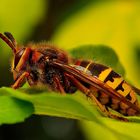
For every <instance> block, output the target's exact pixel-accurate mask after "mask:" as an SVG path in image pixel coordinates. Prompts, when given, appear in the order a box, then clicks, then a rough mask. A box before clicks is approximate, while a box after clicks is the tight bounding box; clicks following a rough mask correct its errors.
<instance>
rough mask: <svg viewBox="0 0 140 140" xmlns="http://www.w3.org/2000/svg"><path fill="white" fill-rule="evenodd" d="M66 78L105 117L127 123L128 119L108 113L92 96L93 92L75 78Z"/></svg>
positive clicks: (69, 76)
mask: <svg viewBox="0 0 140 140" xmlns="http://www.w3.org/2000/svg"><path fill="white" fill-rule="evenodd" d="M66 75H67V77H68V78H69V79H70V80H71V81H72V82H73V83H74V84H75V86H76V87H77V88H78V89H79V90H80V91H82V92H83V93H84V94H86V96H88V97H90V98H91V99H92V100H93V101H94V102H95V103H96V105H97V106H98V107H99V109H100V110H101V112H102V113H103V114H104V115H105V116H108V117H109V118H113V119H117V120H121V121H126V122H128V119H126V118H124V117H120V116H117V115H114V114H112V113H111V112H110V111H108V109H107V108H106V106H104V105H102V104H101V103H100V102H99V101H98V100H97V98H96V97H95V96H94V94H93V92H92V91H91V90H89V89H88V88H86V87H85V86H84V85H83V84H81V83H80V82H79V81H78V80H77V79H76V78H74V77H73V76H71V75H69V74H66Z"/></svg>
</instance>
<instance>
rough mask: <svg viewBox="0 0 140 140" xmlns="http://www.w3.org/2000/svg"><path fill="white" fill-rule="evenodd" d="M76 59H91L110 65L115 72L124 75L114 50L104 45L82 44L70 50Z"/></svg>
mask: <svg viewBox="0 0 140 140" xmlns="http://www.w3.org/2000/svg"><path fill="white" fill-rule="evenodd" d="M70 53H71V55H72V56H73V57H74V58H76V59H78V58H80V59H83V60H93V62H96V63H100V64H104V65H106V66H109V67H112V68H113V69H114V70H115V71H116V72H118V73H119V74H121V75H124V73H125V71H124V68H123V66H122V65H121V63H120V61H119V58H118V56H117V54H116V53H115V51H114V50H113V49H112V48H110V47H108V46H105V45H82V46H80V47H75V48H74V49H72V50H71V51H70Z"/></svg>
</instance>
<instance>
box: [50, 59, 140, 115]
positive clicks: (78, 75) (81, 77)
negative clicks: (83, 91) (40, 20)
mask: <svg viewBox="0 0 140 140" xmlns="http://www.w3.org/2000/svg"><path fill="white" fill-rule="evenodd" d="M51 64H52V65H53V66H55V67H57V68H60V69H62V70H64V71H66V72H67V73H69V74H71V75H73V76H75V77H76V78H77V79H79V80H81V81H84V82H86V83H88V84H89V85H91V86H93V87H95V88H97V89H99V90H100V91H102V92H104V93H105V94H107V95H109V96H111V97H114V98H117V99H118V100H120V101H121V102H123V103H125V104H127V105H128V106H131V107H132V108H133V109H134V110H136V111H137V112H138V113H140V108H139V107H138V106H136V105H135V104H133V103H131V102H130V101H129V100H128V99H126V98H125V97H124V96H122V95H121V94H118V93H117V92H116V91H115V90H114V89H113V88H111V87H110V86H108V85H107V84H105V83H104V82H102V81H100V80H99V79H97V78H95V77H93V76H90V75H87V74H85V73H83V72H81V71H79V70H77V69H75V68H73V67H72V66H70V65H66V64H62V63H59V62H55V61H54V62H51Z"/></svg>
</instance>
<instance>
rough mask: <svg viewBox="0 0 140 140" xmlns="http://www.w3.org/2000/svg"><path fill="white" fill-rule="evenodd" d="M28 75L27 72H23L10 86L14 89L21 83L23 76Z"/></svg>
mask: <svg viewBox="0 0 140 140" xmlns="http://www.w3.org/2000/svg"><path fill="white" fill-rule="evenodd" d="M29 75H30V74H29V72H23V73H22V74H21V75H20V76H19V78H18V79H17V80H16V81H15V83H14V84H13V85H12V86H11V87H12V88H14V89H17V88H19V87H20V86H21V85H22V84H23V82H24V80H25V78H27V77H28V76H29Z"/></svg>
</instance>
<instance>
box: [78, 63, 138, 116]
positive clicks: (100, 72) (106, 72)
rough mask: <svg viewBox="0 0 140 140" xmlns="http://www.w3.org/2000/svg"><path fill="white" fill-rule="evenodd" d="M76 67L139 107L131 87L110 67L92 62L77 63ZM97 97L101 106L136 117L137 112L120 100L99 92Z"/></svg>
mask: <svg viewBox="0 0 140 140" xmlns="http://www.w3.org/2000/svg"><path fill="white" fill-rule="evenodd" d="M75 65H76V69H79V70H81V71H83V72H85V73H86V74H89V75H92V76H94V77H96V78H97V79H99V80H101V81H102V82H104V83H105V84H107V85H108V86H110V87H111V88H113V89H114V90H115V91H116V92H117V93H118V94H121V95H122V96H124V97H125V98H126V99H128V100H129V101H130V102H131V103H133V104H136V105H138V102H137V99H136V95H135V92H134V91H133V90H132V88H131V86H130V85H129V84H128V83H126V82H125V81H124V79H123V78H122V77H121V76H120V75H119V74H118V73H116V72H114V71H113V70H112V69H111V68H110V67H107V66H104V65H101V64H98V63H94V62H92V61H77V62H76V64H75ZM90 89H91V90H92V87H90ZM97 90H98V89H97ZM96 97H97V99H98V100H99V101H100V102H101V104H103V105H105V106H108V107H110V108H112V109H113V110H116V111H118V112H120V113H121V114H123V115H128V116H131V115H136V111H135V110H133V109H132V108H131V106H128V105H127V104H125V103H123V102H121V101H120V100H118V99H115V98H112V97H110V96H109V95H107V94H105V93H103V92H101V91H99V90H98V91H97V92H96Z"/></svg>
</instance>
